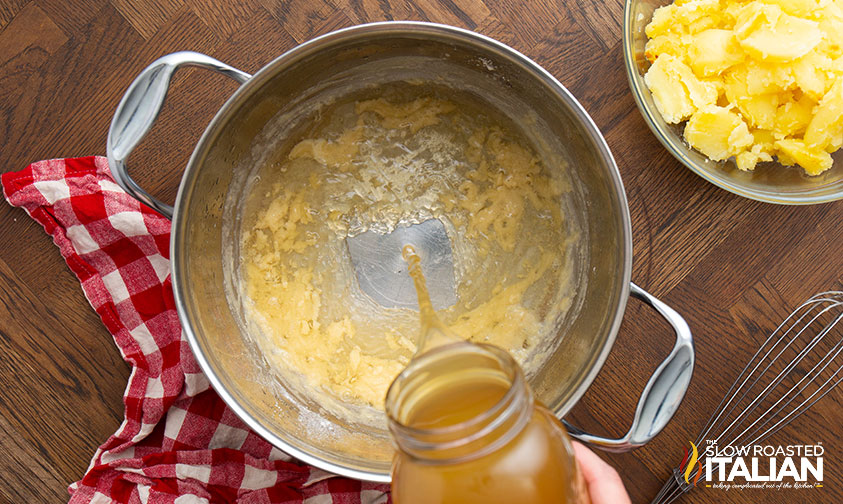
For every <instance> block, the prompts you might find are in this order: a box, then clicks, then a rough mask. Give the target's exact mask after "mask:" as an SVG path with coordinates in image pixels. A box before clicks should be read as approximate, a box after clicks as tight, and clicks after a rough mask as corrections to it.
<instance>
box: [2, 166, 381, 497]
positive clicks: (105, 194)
mask: <svg viewBox="0 0 843 504" xmlns="http://www.w3.org/2000/svg"><path fill="white" fill-rule="evenodd" d="M2 185H3V192H4V195H5V197H6V199H7V200H8V201H9V203H10V204H12V205H14V206H18V207H21V208H23V209H24V210H26V212H27V213H28V214H29V215H30V216H31V217H32V218H33V219H35V220H36V221H38V222H39V223H40V224H41V225H42V226H43V227H44V230H45V231H46V232H47V233H48V234H50V235H51V236H52V237H53V241H54V243H55V244H56V245H57V246H58V247H59V250H60V251H61V254H62V256H64V259H65V261H66V262H67V265H68V266H69V267H70V269H71V270H72V271H73V273H74V274H75V275H76V276H77V278H78V279H79V281H80V282H81V283H82V289H83V291H84V292H85V296H86V297H87V298H88V301H90V303H91V306H93V308H94V310H96V312H97V313H98V314H99V316H100V317H101V318H102V321H103V323H105V326H106V328H108V331H109V332H110V333H111V334H112V336H113V337H114V342H115V343H116V344H117V348H118V349H119V350H120V354H121V355H122V357H123V359H125V360H126V362H127V363H128V364H129V365H130V366H131V375H130V377H129V383H128V385H127V387H126V392H125V393H124V395H123V402H124V404H125V418H124V420H123V423H122V425H121V426H120V428H119V429H118V430H117V432H116V433H114V434H113V435H112V436H111V437H110V438H109V439H108V440H107V441H106V442H105V443H103V444H102V446H100V447H99V449H98V450H97V452H96V453H95V454H94V457H93V459H92V460H91V464H90V466H89V467H88V470H87V472H86V473H85V475H84V476H83V477H82V479H81V480H80V481H77V482H76V483H73V484H71V485H70V487H69V491H70V494H71V496H70V502H71V503H88V502H91V503H105V502H130V503H150V504H159V503H161V504H164V503H179V504H189V503H205V502H208V503H218V502H220V503H222V502H243V503H304V504H331V503H335V504H355V503H359V504H369V503H371V504H380V503H384V502H388V500H389V495H388V486H387V485H377V484H373V483H364V482H360V481H356V480H352V479H348V478H342V477H339V476H335V475H332V474H329V473H326V472H324V471H321V470H319V469H316V468H314V467H310V466H307V465H304V464H301V463H298V462H296V461H295V460H293V459H292V458H291V457H290V456H288V455H287V454H285V453H283V452H282V451H280V450H278V449H277V448H274V447H273V446H272V445H270V444H269V443H268V442H266V441H265V440H263V439H262V438H260V437H259V436H258V435H257V434H255V433H254V432H252V431H251V430H250V429H249V428H248V427H247V426H246V425H245V424H244V423H243V422H241V421H240V419H239V418H237V416H236V415H235V414H234V412H233V411H232V410H231V409H230V408H229V407H228V406H227V405H226V404H225V403H224V402H223V401H222V399H220V397H219V396H218V395H217V394H216V393H215V392H214V390H213V389H212V388H211V387H210V385H209V383H208V380H207V378H206V377H205V375H204V374H203V373H202V371H201V370H200V368H199V366H198V365H197V363H196V361H195V360H194V358H193V354H192V353H191V350H190V347H189V345H188V344H187V341H185V339H184V335H183V334H182V330H181V325H180V324H179V319H178V314H177V313H176V308H175V304H174V301H173V292H172V285H171V283H170V266H169V250H170V221H168V220H167V219H165V218H164V217H161V216H160V215H158V214H157V213H155V212H154V211H153V210H151V209H149V208H147V207H146V206H144V205H141V204H140V203H138V202H137V201H136V200H135V199H133V198H132V197H130V196H129V195H128V194H126V193H125V192H124V191H123V190H122V189H121V188H120V187H119V186H118V185H117V184H116V183H115V182H114V179H113V178H112V177H111V173H110V171H109V169H108V161H107V160H106V159H105V158H103V157H94V156H92V157H83V158H74V159H54V160H49V161H41V162H38V163H33V164H31V165H29V166H28V167H27V168H26V169H24V170H22V171H19V172H14V173H5V174H3V176H2Z"/></svg>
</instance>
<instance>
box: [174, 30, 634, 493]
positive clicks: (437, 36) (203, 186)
mask: <svg viewBox="0 0 843 504" xmlns="http://www.w3.org/2000/svg"><path fill="white" fill-rule="evenodd" d="M400 82H427V83H430V84H431V85H432V86H435V87H436V88H437V89H446V90H448V89H450V90H453V92H454V93H455V95H464V96H470V97H472V98H471V99H472V100H474V101H475V103H479V104H481V106H486V107H489V108H490V109H494V110H495V111H496V113H499V114H502V115H504V116H506V117H508V118H510V119H511V120H512V121H513V122H514V123H517V124H519V125H521V127H522V129H523V130H524V131H526V132H528V133H529V135H530V137H531V140H532V141H533V144H534V145H535V146H537V148H538V149H539V150H541V151H542V152H541V155H542V157H543V159H546V160H548V159H549V160H553V159H557V160H560V162H558V163H555V164H554V165H553V166H550V165H548V168H549V169H556V170H561V169H564V170H565V177H566V179H567V180H569V182H570V184H571V192H570V198H569V199H568V201H569V205H568V206H567V207H566V208H565V213H566V217H567V218H569V219H571V221H572V222H576V223H577V224H578V234H579V237H580V239H579V245H578V249H577V254H576V255H577V257H576V264H575V275H574V276H573V278H574V281H573V282H572V283H571V284H569V285H568V286H567V287H566V289H569V290H571V291H572V292H570V297H571V305H572V307H571V308H570V309H569V310H568V312H567V314H568V315H567V316H566V317H565V320H564V321H563V323H561V324H560V326H559V329H558V334H557V335H556V338H555V341H557V342H558V344H557V345H556V346H555V348H554V349H553V351H552V352H551V353H550V355H549V357H548V358H547V359H546V360H545V361H544V363H543V365H542V366H540V367H539V368H538V369H537V370H536V371H535V372H534V373H532V374H531V375H530V385H531V387H532V388H533V390H534V392H535V394H536V397H537V399H538V400H540V401H541V402H543V403H544V404H546V405H548V406H549V407H550V408H551V409H552V410H554V411H555V412H556V413H557V414H558V415H559V416H562V415H564V414H565V413H566V412H567V411H568V410H569V409H570V408H571V406H572V405H573V404H574V403H575V402H576V401H577V400H578V399H579V397H580V396H581V395H582V393H583V392H584V390H585V389H586V388H587V387H588V385H589V384H590V382H591V381H592V379H593V378H594V376H595V374H596V373H597V371H598V370H599V368H600V366H601V365H602V363H603V361H604V359H605V356H606V354H607V353H608V351H609V349H610V347H611V344H612V343H613V341H614V337H615V334H616V332H617V328H618V325H619V323H620V316H621V314H622V312H623V309H624V306H625V303H626V295H627V289H628V287H627V286H628V282H629V274H630V271H629V270H630V257H629V255H630V242H629V240H630V237H629V220H628V215H627V207H626V201H625V197H624V194H623V188H622V186H621V184H620V180H619V177H618V174H617V169H616V167H615V165H614V163H613V161H612V160H611V156H610V155H609V153H608V150H607V148H606V146H605V144H604V142H603V140H602V137H601V136H600V134H599V132H598V131H597V130H596V128H595V127H594V125H593V124H592V123H591V121H590V119H588V118H587V116H586V115H585V113H584V112H583V111H582V109H581V108H580V107H579V105H578V104H577V103H576V102H575V101H574V100H573V98H572V97H570V95H568V94H567V92H565V91H564V90H562V89H561V87H560V86H559V85H558V83H556V82H555V81H554V80H553V79H552V78H550V77H549V76H548V75H547V74H545V73H543V72H542V71H540V70H539V69H537V67H534V66H533V64H531V63H529V62H527V60H525V59H524V58H523V56H520V55H518V54H517V53H514V52H512V51H511V50H508V49H506V48H504V47H503V46H501V45H500V44H497V43H495V42H493V41H490V40H489V39H486V38H483V37H479V36H476V35H473V34H470V33H468V32H464V31H461V30H457V29H452V28H447V27H441V26H436V25H424V24H415V23H384V24H377V25H368V26H363V27H356V28H354V29H350V30H343V31H340V32H335V33H333V34H329V35H327V36H325V37H322V38H320V39H316V40H314V41H312V42H310V43H308V44H305V45H303V46H300V47H298V48H296V49H295V50H293V51H291V52H290V53H287V54H285V55H284V56H282V57H280V58H279V59H278V60H276V61H274V62H273V63H271V64H270V65H267V66H266V67H264V68H263V69H262V70H261V71H260V72H259V73H258V74H256V75H255V77H254V78H253V79H252V80H251V81H250V82H249V83H247V84H246V85H244V86H243V87H241V89H240V90H238V92H237V93H236V94H235V95H234V96H233V97H232V98H231V99H230V100H229V102H228V103H226V105H225V106H224V107H223V109H222V110H221V111H220V112H219V113H218V115H217V117H216V118H215V119H214V121H213V122H212V124H211V125H210V126H209V127H208V130H207V131H206V133H205V135H204V136H203V138H202V140H201V141H200V143H199V145H198V146H197V148H196V150H195V152H194V155H193V158H192V159H191V162H190V164H189V166H188V169H187V171H186V173H185V175H184V178H183V181H182V187H181V190H180V193H179V197H178V200H177V205H176V219H175V221H174V226H173V234H172V239H173V261H174V262H173V269H174V277H173V278H174V290H175V292H176V297H177V302H178V303H179V313H180V316H181V319H182V323H183V325H184V328H185V332H186V335H187V337H188V339H189V340H190V342H191V345H192V348H193V350H194V352H195V354H196V355H197V360H198V361H199V363H200V364H201V365H202V367H203V370H204V371H205V373H206V374H207V375H208V376H209V378H210V379H211V382H212V384H213V385H214V387H215V389H216V390H217V391H218V392H219V393H220V395H221V396H222V397H223V398H224V399H225V400H226V402H227V403H228V404H229V405H231V406H232V408H233V409H234V410H235V412H237V413H238V415H240V416H241V418H243V419H244V420H245V421H246V422H247V423H248V424H249V426H250V427H252V428H253V429H255V430H256V431H257V432H258V433H259V434H260V435H262V436H263V437H265V438H267V439H268V440H269V441H270V442H272V443H273V444H274V445H276V446H277V447H279V448H281V449H282V450H284V451H286V452H288V453H290V454H291V455H293V456H296V457H298V458H300V459H302V460H304V461H306V462H309V463H312V464H314V465H317V466H319V467H321V468H323V469H326V470H329V471H332V472H336V473H340V474H344V475H347V476H352V477H356V478H360V479H369V480H376V481H388V479H389V466H390V462H391V459H392V447H391V445H390V442H389V438H388V433H387V431H386V429H385V424H383V425H379V424H378V423H377V422H374V423H372V422H360V423H355V422H348V421H347V420H346V419H345V418H343V417H342V416H339V415H336V414H334V413H333V412H332V411H330V410H329V409H326V408H324V407H322V405H321V404H319V401H311V400H307V398H302V397H301V396H300V394H297V393H296V392H295V391H294V390H291V389H290V388H289V387H287V386H286V385H285V383H283V382H281V381H280V380H279V379H278V378H277V376H276V375H274V374H273V373H272V372H271V371H270V370H269V367H270V366H269V363H268V362H267V360H266V357H265V356H264V354H263V353H262V352H261V351H260V350H259V348H257V346H256V345H255V342H254V339H253V338H250V337H248V336H247V335H246V334H245V333H246V332H247V331H245V329H244V325H243V319H244V313H243V312H242V306H241V304H240V303H238V302H237V299H235V298H236V297H237V296H236V294H235V295H232V292H235V293H236V292H237V291H238V289H237V287H238V286H237V283H238V282H239V277H238V275H237V274H236V271H237V264H238V258H239V256H240V253H241V251H240V249H239V244H240V236H241V232H242V225H243V207H244V202H245V201H246V200H247V195H248V194H249V193H250V191H252V190H253V186H254V184H255V175H256V173H257V171H256V170H259V168H260V167H261V166H262V165H264V164H265V163H266V160H267V156H272V155H273V152H277V151H278V150H279V149H280V150H281V151H285V152H286V151H288V150H289V149H290V148H291V147H292V144H293V143H294V142H295V141H296V140H297V139H299V138H300V135H301V132H302V131H303V130H306V129H307V124H308V122H309V121H313V120H314V119H313V118H314V117H318V114H319V110H320V109H321V108H322V107H323V106H325V105H326V104H329V103H331V102H332V101H335V100H337V99H338V97H340V96H348V95H353V94H354V93H358V94H359V93H362V94H366V95H367V96H370V95H371V93H372V92H373V90H374V92H376V91H377V90H378V89H379V88H381V87H387V86H394V85H395V83H400ZM267 146H269V147H267Z"/></svg>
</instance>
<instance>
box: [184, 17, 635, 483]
mask: <svg viewBox="0 0 843 504" xmlns="http://www.w3.org/2000/svg"><path fill="white" fill-rule="evenodd" d="M402 33H405V34H417V33H427V34H432V35H436V36H440V37H444V38H446V39H447V38H452V39H460V40H463V41H465V40H468V41H471V42H473V43H476V44H478V45H479V46H482V47H483V48H484V49H487V50H490V51H492V52H496V53H498V54H500V55H502V56H504V57H507V58H509V59H511V60H513V61H515V62H516V63H518V65H519V66H521V67H522V68H524V69H525V70H527V71H528V72H530V73H532V74H533V75H535V77H536V78H538V79H540V80H541V81H543V82H544V84H545V85H547V86H548V88H549V89H551V90H552V91H553V93H554V94H555V95H557V97H558V98H559V99H560V100H561V101H562V102H564V103H566V104H567V105H568V106H569V107H570V108H571V110H572V112H573V113H574V114H575V115H576V117H577V119H579V120H580V121H581V123H582V124H583V126H584V130H585V132H586V133H587V135H588V138H589V139H590V140H591V141H592V143H593V145H595V147H596V148H597V150H598V154H599V156H600V157H601V158H602V159H603V161H604V162H605V163H606V165H607V166H608V168H609V170H608V172H609V176H610V178H611V185H612V187H613V188H614V190H615V194H616V196H617V198H618V203H619V207H620V211H621V216H620V218H621V232H622V235H623V237H622V238H623V247H622V254H623V260H622V272H621V275H622V279H621V280H622V281H621V282H620V290H621V292H620V293H619V296H618V304H617V307H616V308H615V313H614V314H613V319H612V324H611V326H610V328H609V334H608V335H607V337H606V340H605V342H604V344H603V348H602V349H601V350H600V352H599V353H598V354H597V355H596V357H595V358H594V359H593V362H592V363H591V366H590V367H589V369H588V371H587V372H586V373H585V374H584V376H583V378H582V380H581V382H580V384H579V385H578V386H577V388H576V389H575V390H574V392H573V393H572V394H571V395H570V396H569V397H568V398H567V399H566V400H565V401H564V402H562V404H560V405H559V406H558V407H556V408H555V413H556V415H557V416H560V415H564V414H565V413H567V412H568V411H569V410H570V409H571V407H573V405H574V404H576V403H577V402H578V401H579V400H580V398H581V397H582V396H583V394H585V391H586V390H587V389H588V388H589V386H591V383H592V382H593V381H594V379H595V377H596V376H597V374H598V373H599V372H600V370H601V369H602V367H603V364H604V363H605V361H606V358H607V357H608V355H609V352H610V351H611V349H612V347H613V346H614V343H615V338H616V337H617V333H618V330H619V329H620V325H621V321H622V318H623V314H624V312H625V310H626V304H627V301H628V298H629V290H630V281H631V275H632V227H631V220H630V216H629V205H628V202H627V198H626V192H625V190H624V187H623V182H622V181H621V177H620V172H619V170H618V167H617V164H616V163H615V160H614V157H613V156H612V154H611V152H610V150H609V147H608V145H607V144H606V140H605V139H604V137H603V135H602V133H601V132H600V130H599V128H598V127H597V125H596V124H595V123H594V121H593V120H592V119H591V117H590V116H589V115H588V113H587V112H586V111H585V109H584V108H583V106H582V105H581V104H580V103H579V101H577V99H576V98H575V97H574V96H573V95H572V94H571V93H570V91H568V90H567V89H566V88H565V87H564V86H563V85H562V84H561V83H560V82H559V81H558V80H557V79H556V78H555V77H554V76H553V75H551V74H550V72H548V71H547V70H545V69H544V68H542V67H541V66H540V65H539V64H538V63H536V62H534V61H533V60H532V59H530V58H528V57H527V56H525V55H524V54H522V53H521V52H519V51H517V50H516V49H513V48H512V47H510V46H508V45H506V44H504V43H502V42H499V41H497V40H495V39H493V38H491V37H488V36H486V35H482V34H479V33H476V32H473V31H470V30H466V29H464V28H458V27H455V26H450V25H444V24H438V23H429V22H422V21H381V22H376V23H368V24H361V25H355V26H351V27H347V28H343V29H340V30H336V31H333V32H330V33H326V34H324V35H321V36H318V37H316V38H313V39H311V40H308V41H306V42H304V43H302V44H299V45H297V46H296V47H294V48H292V49H290V50H288V51H286V52H284V53H283V54H281V55H280V56H278V57H277V58H275V59H274V60H272V61H271V62H269V63H267V64H266V65H264V66H263V67H262V68H260V69H259V70H258V71H257V72H256V73H255V74H254V75H253V76H252V78H251V79H250V80H249V81H247V82H246V83H245V84H243V85H242V86H240V87H239V88H238V89H237V90H236V91H235V92H234V93H233V94H232V95H231V96H230V97H229V98H228V100H227V101H226V102H225V103H224V104H223V105H222V107H220V109H219V110H218V111H217V113H216V114H215V115H214V117H213V119H212V120H211V122H210V123H209V124H208V126H207V127H206V128H205V131H204V132H203V133H202V136H201V137H200V138H199V141H198V142H197V144H196V147H195V148H194V150H193V153H192V154H191V156H190V159H189V160H188V163H187V167H186V169H185V171H184V174H183V175H182V178H181V181H180V183H179V188H178V193H177V195H176V201H175V205H174V212H173V221H172V229H171V235H170V259H171V260H170V268H171V269H170V273H171V280H172V286H173V294H174V299H175V305H176V310H177V312H178V316H179V321H180V322H181V325H182V330H183V332H184V335H185V338H186V339H187V341H188V344H189V345H190V348H191V350H192V351H193V355H194V356H195V358H196V361H197V363H198V364H199V366H200V368H201V369H202V371H203V372H204V373H205V375H206V376H207V377H208V380H209V382H210V383H211V385H212V386H213V388H214V390H215V391H216V392H217V394H219V395H220V397H221V398H222V399H223V401H225V403H226V404H227V405H228V406H229V407H230V408H231V409H232V410H233V411H234V413H235V414H236V415H237V416H238V417H239V418H240V419H241V420H242V421H243V422H244V423H245V424H246V425H248V426H249V428H251V429H252V430H253V431H255V432H256V433H257V434H258V435H260V436H261V437H262V438H264V439H266V440H267V441H269V443H270V444H272V445H273V446H275V447H277V448H278V449H280V450H282V451H284V452H285V453H287V454H289V455H291V456H293V457H295V458H297V459H299V460H301V461H302V462H305V463H307V464H310V465H313V466H315V467H318V468H320V469H323V470H326V471H330V472H332V473H335V474H338V475H340V476H346V477H350V478H354V479H358V480H365V481H373V482H379V483H389V482H390V481H391V474H390V473H386V474H384V473H381V472H375V471H366V470H360V469H352V468H349V467H345V466H342V465H338V464H336V463H334V462H330V461H327V460H325V459H323V458H320V457H319V456H316V455H313V454H310V453H307V452H305V451H303V450H301V449H299V448H297V447H295V446H293V445H292V444H290V443H288V442H287V441H285V440H284V439H282V438H281V437H279V436H278V435H277V434H275V433H273V432H271V431H270V430H269V429H268V428H266V427H265V426H264V425H263V424H261V423H260V422H259V421H258V420H257V419H256V418H255V417H253V416H252V415H251V414H249V412H248V411H246V409H245V408H244V407H243V406H241V405H240V404H239V403H238V402H237V401H236V400H235V398H234V397H233V395H232V394H231V393H229V391H228V390H227V389H226V388H225V386H224V385H223V383H222V382H221V380H220V379H219V377H218V376H217V375H216V372H215V369H214V368H213V367H212V366H211V364H210V362H209V361H208V359H207V358H206V356H205V352H204V349H203V347H202V345H201V343H200V342H199V340H198V338H197V335H196V333H194V331H193V326H192V325H191V319H190V314H189V313H188V310H187V309H186V299H187V297H188V296H187V290H188V288H189V285H187V282H183V281H182V278H181V273H183V271H182V270H183V267H182V264H183V262H184V259H183V258H182V255H181V252H182V241H183V237H184V235H185V232H186V227H185V225H184V222H185V221H184V217H183V215H182V206H183V205H184V204H186V203H185V200H186V199H187V198H188V195H189V191H188V190H187V186H186V184H185V181H186V180H188V179H190V178H192V177H193V174H194V172H196V171H197V170H198V165H197V163H198V159H199V158H201V157H202V156H203V155H204V153H205V152H206V151H207V149H208V148H209V147H210V145H211V144H212V143H213V141H214V140H215V139H216V138H217V136H218V135H219V134H220V133H221V132H222V130H223V126H224V125H225V124H226V123H227V122H228V120H229V119H230V118H231V116H232V115H233V114H234V112H235V111H236V110H237V109H238V108H239V107H240V106H241V105H242V104H243V102H245V101H246V99H247V98H248V97H249V96H250V95H251V94H252V92H253V90H257V89H259V88H260V86H262V85H263V84H265V83H266V82H267V81H268V80H269V79H271V78H273V77H274V76H275V75H276V74H277V73H279V72H280V71H282V70H283V68H284V67H285V66H288V65H289V64H291V63H293V62H294V61H296V60H298V59H300V58H303V57H305V56H307V55H309V54H312V53H313V52H315V51H318V50H320V49H321V48H323V47H324V46H329V45H331V44H332V43H334V42H335V41H338V40H341V39H344V38H346V37H348V36H349V35H354V34H402Z"/></svg>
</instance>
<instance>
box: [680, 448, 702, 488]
mask: <svg viewBox="0 0 843 504" xmlns="http://www.w3.org/2000/svg"><path fill="white" fill-rule="evenodd" d="M688 443H689V444H690V445H691V453H690V460H688V455H689V453H688V449H687V448H684V450H685V458H683V459H682V465H681V466H680V470H681V469H682V468H684V469H685V483H687V484H689V485H690V484H691V481H690V478H691V474H693V472H694V468H695V467H696V468H697V475H696V476H695V477H694V482H693V484H694V486H697V481H699V480H700V476H702V464H700V463H698V462H699V451H698V450H697V445H695V444H694V443H692V442H690V441H689V442H688Z"/></svg>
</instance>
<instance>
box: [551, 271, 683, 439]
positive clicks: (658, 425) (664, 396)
mask: <svg viewBox="0 0 843 504" xmlns="http://www.w3.org/2000/svg"><path fill="white" fill-rule="evenodd" d="M630 294H632V296H634V297H635V298H637V299H640V300H641V301H643V302H645V303H647V304H648V305H650V306H651V307H653V308H654V309H655V310H656V311H657V312H659V314H661V316H662V317H664V318H665V319H666V320H667V321H668V322H669V323H670V325H671V326H673V330H674V331H675V332H676V344H675V345H674V346H673V350H672V351H671V352H670V355H668V356H667V358H666V359H665V360H664V362H662V363H661V364H660V365H659V367H658V368H657V369H656V371H655V372H654V373H653V376H652V377H650V381H648V382H647V386H646V387H644V392H642V393H641V399H639V400H638V408H636V410H635V417H633V419H632V427H630V428H629V431H628V432H627V433H626V435H624V436H623V437H622V438H620V439H609V438H605V437H601V436H595V435H593V434H588V433H587V432H584V431H583V430H582V429H579V428H577V427H574V426H573V425H571V424H569V423H568V422H566V421H564V420H563V421H562V422H563V423H564V424H565V427H566V428H567V429H568V432H569V433H570V434H571V436H572V437H574V438H576V439H578V440H580V441H583V442H585V443H589V444H591V445H592V446H594V447H596V448H600V449H602V450H606V451H610V452H616V453H620V452H626V451H629V450H632V449H634V448H638V447H639V446H643V445H644V444H646V443H647V442H648V441H650V440H651V439H653V438H654V437H656V435H657V434H658V433H659V432H661V430H662V429H663V428H664V426H665V425H667V422H669V421H670V419H671V418H672V417H673V414H674V413H676V410H677V409H678V408H679V404H680V403H681V402H682V398H683V397H685V392H687V390H688V385H689V383H690V382H691V374H692V373H693V371H694V341H693V338H692V337H691V329H690V328H689V327H688V324H687V323H686V322H685V319H683V318H682V316H681V315H679V314H678V313H676V311H675V310H674V309H673V308H671V307H669V306H667V305H666V304H664V303H663V302H661V301H659V300H658V299H657V298H655V297H653V296H652V295H651V294H650V293H648V292H647V291H645V290H644V289H642V288H641V287H638V286H637V285H635V284H634V283H631V282H630Z"/></svg>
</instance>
